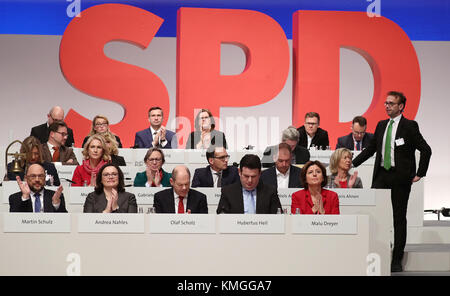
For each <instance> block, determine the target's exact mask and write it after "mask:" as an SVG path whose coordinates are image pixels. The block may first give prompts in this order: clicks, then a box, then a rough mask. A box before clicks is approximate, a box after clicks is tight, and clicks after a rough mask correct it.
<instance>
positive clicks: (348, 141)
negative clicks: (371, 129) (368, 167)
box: [336, 116, 373, 151]
mask: <svg viewBox="0 0 450 296" xmlns="http://www.w3.org/2000/svg"><path fill="white" fill-rule="evenodd" d="M366 129H367V120H366V119H365V118H364V117H362V116H356V117H355V118H353V121H352V132H351V133H350V134H348V135H346V136H343V137H340V138H338V141H337V144H336V149H339V148H347V149H349V150H355V151H361V150H363V149H365V148H366V147H367V146H369V142H370V140H371V139H372V137H373V134H371V133H366Z"/></svg>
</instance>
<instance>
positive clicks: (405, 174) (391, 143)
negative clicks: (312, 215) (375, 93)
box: [353, 91, 431, 272]
mask: <svg viewBox="0 0 450 296" xmlns="http://www.w3.org/2000/svg"><path fill="white" fill-rule="evenodd" d="M405 105H406V97H405V95H404V94H403V93H401V92H396V91H390V92H388V93H387V98H386V102H384V106H385V110H386V113H387V115H388V117H389V118H388V119H385V120H381V121H380V122H378V124H377V127H376V129H375V135H374V137H373V139H372V141H370V143H369V146H368V147H367V148H366V149H364V150H363V151H362V152H361V153H360V154H359V155H358V156H357V157H356V158H355V159H354V160H353V165H354V166H355V167H357V166H359V165H360V164H362V163H363V162H364V161H366V160H367V159H369V158H370V157H371V156H372V155H373V154H374V153H375V152H376V153H377V155H376V158H375V164H374V167H373V177H372V188H385V189H391V202H392V212H393V216H394V250H393V252H392V261H391V272H400V271H403V267H402V259H403V253H404V248H405V244H406V231H407V223H406V211H407V209H408V199H409V193H410V192H411V186H412V184H413V183H414V182H417V181H419V180H420V179H421V178H422V177H425V175H426V173H427V170H428V164H429V163H430V158H431V148H430V146H429V145H428V144H427V142H426V141H425V139H424V138H423V136H422V134H421V133H420V130H419V125H418V124H417V122H416V121H414V120H409V119H406V118H405V117H403V116H402V113H403V110H404V109H405ZM416 150H419V151H420V160H419V167H418V169H417V170H416V157H415V152H416Z"/></svg>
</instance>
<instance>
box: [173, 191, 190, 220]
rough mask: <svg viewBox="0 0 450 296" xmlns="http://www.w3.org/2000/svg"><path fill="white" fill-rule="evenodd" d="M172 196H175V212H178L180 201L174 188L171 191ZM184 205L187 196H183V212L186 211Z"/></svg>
mask: <svg viewBox="0 0 450 296" xmlns="http://www.w3.org/2000/svg"><path fill="white" fill-rule="evenodd" d="M173 196H174V197H175V213H176V214H178V204H179V202H180V199H179V198H178V197H179V195H178V194H177V193H176V192H175V190H174V191H173ZM186 205H187V196H185V197H184V198H183V207H184V212H185V213H186Z"/></svg>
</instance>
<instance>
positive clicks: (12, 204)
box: [9, 189, 67, 213]
mask: <svg viewBox="0 0 450 296" xmlns="http://www.w3.org/2000/svg"><path fill="white" fill-rule="evenodd" d="M54 194H55V191H53V190H47V189H44V213H67V210H66V203H65V201H64V195H63V194H61V204H60V205H59V208H58V209H57V210H56V209H55V208H54V207H53V204H52V197H53V195H54ZM9 211H10V212H33V205H32V204H31V197H30V198H29V199H28V200H26V201H22V192H16V193H14V194H11V195H10V196H9Z"/></svg>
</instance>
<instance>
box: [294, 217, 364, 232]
mask: <svg viewBox="0 0 450 296" xmlns="http://www.w3.org/2000/svg"><path fill="white" fill-rule="evenodd" d="M289 217H290V220H291V229H292V233H297V234H356V233H357V230H358V226H357V224H358V217H357V216H352V215H291V216H289Z"/></svg>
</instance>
